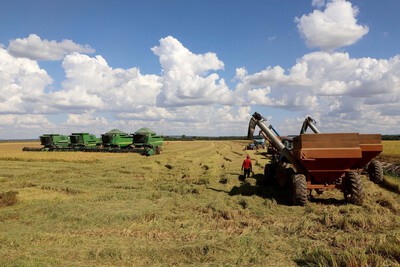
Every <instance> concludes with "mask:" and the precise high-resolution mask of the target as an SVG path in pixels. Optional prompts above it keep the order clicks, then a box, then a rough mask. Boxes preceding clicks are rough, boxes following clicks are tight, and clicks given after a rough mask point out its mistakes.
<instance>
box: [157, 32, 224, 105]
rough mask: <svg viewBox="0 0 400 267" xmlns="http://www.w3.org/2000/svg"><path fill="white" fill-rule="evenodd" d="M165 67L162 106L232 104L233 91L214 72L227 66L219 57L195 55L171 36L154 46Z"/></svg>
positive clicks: (163, 70) (161, 97)
mask: <svg viewBox="0 0 400 267" xmlns="http://www.w3.org/2000/svg"><path fill="white" fill-rule="evenodd" d="M152 51H153V52H154V54H156V55H157V56H159V58H160V64H161V67H162V73H163V74H162V88H161V93H160V95H159V96H158V105H160V106H186V105H207V104H213V103H220V104H226V103H230V102H231V101H232V100H231V97H232V96H231V91H230V90H229V88H228V87H227V85H226V84H225V81H224V79H221V78H220V77H219V75H218V74H217V73H215V72H212V71H216V70H220V69H222V68H223V67H224V63H223V62H222V61H220V60H219V59H218V57H217V55H216V54H214V53H206V54H199V55H197V54H194V53H192V52H191V51H189V49H187V48H186V47H184V46H183V45H182V44H181V43H180V42H179V41H178V40H177V39H175V38H173V37H172V36H168V37H166V38H163V39H161V40H160V45H159V46H156V47H153V48H152Z"/></svg>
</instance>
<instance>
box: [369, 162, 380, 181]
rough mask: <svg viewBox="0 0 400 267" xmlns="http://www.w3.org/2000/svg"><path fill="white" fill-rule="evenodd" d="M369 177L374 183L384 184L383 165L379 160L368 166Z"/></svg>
mask: <svg viewBox="0 0 400 267" xmlns="http://www.w3.org/2000/svg"><path fill="white" fill-rule="evenodd" d="M368 175H369V179H370V180H371V181H372V182H374V183H376V184H380V183H382V181H383V168H382V164H381V163H380V162H379V161H378V160H373V161H371V163H370V164H368Z"/></svg>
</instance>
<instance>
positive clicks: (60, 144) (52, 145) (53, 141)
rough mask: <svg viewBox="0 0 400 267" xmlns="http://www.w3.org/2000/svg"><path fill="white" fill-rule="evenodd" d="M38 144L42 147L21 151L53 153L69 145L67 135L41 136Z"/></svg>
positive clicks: (27, 148)
mask: <svg viewBox="0 0 400 267" xmlns="http://www.w3.org/2000/svg"><path fill="white" fill-rule="evenodd" d="M39 139H40V144H41V145H42V146H43V147H24V148H23V149H22V150H23V151H54V150H57V149H63V148H66V147H68V146H69V145H70V140H69V137H68V136H67V135H60V134H43V135H41V136H40V137H39Z"/></svg>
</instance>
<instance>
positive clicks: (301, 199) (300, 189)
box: [292, 174, 307, 206]
mask: <svg viewBox="0 0 400 267" xmlns="http://www.w3.org/2000/svg"><path fill="white" fill-rule="evenodd" d="M292 190H293V205H298V206H305V205H306V204H307V180H306V177H305V176H304V175H303V174H293V175H292Z"/></svg>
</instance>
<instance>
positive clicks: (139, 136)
mask: <svg viewBox="0 0 400 267" xmlns="http://www.w3.org/2000/svg"><path fill="white" fill-rule="evenodd" d="M163 142H164V138H163V137H162V136H159V135H156V133H155V132H153V131H152V130H150V129H149V128H141V129H139V130H137V131H136V132H135V133H134V134H133V143H134V146H135V149H136V150H138V152H140V151H142V152H141V153H142V154H144V155H147V156H150V155H154V154H160V153H161V146H162V145H163Z"/></svg>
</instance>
